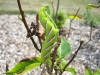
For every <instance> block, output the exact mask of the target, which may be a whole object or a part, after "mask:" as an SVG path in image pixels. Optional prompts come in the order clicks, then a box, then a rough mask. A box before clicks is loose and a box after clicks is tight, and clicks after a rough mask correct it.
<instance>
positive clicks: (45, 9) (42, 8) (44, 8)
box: [41, 5, 50, 15]
mask: <svg viewBox="0 0 100 75" xmlns="http://www.w3.org/2000/svg"><path fill="white" fill-rule="evenodd" d="M41 11H44V12H46V13H47V14H48V15H50V7H49V5H45V6H43V7H41Z"/></svg>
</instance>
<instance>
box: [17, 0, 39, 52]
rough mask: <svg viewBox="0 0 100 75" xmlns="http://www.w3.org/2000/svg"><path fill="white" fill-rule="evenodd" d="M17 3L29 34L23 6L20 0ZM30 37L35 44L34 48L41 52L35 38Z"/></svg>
mask: <svg viewBox="0 0 100 75" xmlns="http://www.w3.org/2000/svg"><path fill="white" fill-rule="evenodd" d="M17 3H18V7H19V10H20V13H21V16H22V21H23V23H24V25H25V28H26V30H27V33H29V32H30V29H29V28H28V25H27V23H26V20H25V17H24V11H23V10H22V7H21V4H20V0H17ZM29 37H30V39H31V41H32V43H33V44H34V47H35V48H36V49H37V50H38V51H39V52H40V49H39V48H38V46H37V44H36V42H35V41H34V39H33V37H32V36H31V35H29Z"/></svg>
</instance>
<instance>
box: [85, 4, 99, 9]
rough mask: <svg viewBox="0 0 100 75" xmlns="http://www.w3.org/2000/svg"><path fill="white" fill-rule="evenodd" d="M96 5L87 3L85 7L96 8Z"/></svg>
mask: <svg viewBox="0 0 100 75" xmlns="http://www.w3.org/2000/svg"><path fill="white" fill-rule="evenodd" d="M97 7H98V6H96V5H93V4H88V5H87V6H86V8H97Z"/></svg>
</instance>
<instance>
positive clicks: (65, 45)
mask: <svg viewBox="0 0 100 75" xmlns="http://www.w3.org/2000/svg"><path fill="white" fill-rule="evenodd" d="M71 49H72V48H71V45H70V43H69V42H68V41H67V40H66V39H64V38H62V39H61V43H60V46H59V48H58V56H59V57H60V58H64V57H66V56H67V55H68V54H69V53H70V52H71Z"/></svg>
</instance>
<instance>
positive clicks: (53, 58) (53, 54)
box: [51, 40, 61, 73]
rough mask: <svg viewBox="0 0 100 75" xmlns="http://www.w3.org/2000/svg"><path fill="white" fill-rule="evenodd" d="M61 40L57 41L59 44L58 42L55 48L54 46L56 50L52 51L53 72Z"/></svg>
mask: <svg viewBox="0 0 100 75" xmlns="http://www.w3.org/2000/svg"><path fill="white" fill-rule="evenodd" d="M60 42H61V41H60V40H58V42H57V44H56V46H55V48H54V51H53V52H52V59H51V61H52V66H51V73H52V71H53V68H54V63H55V59H56V56H57V49H58V47H59V45H60Z"/></svg>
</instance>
